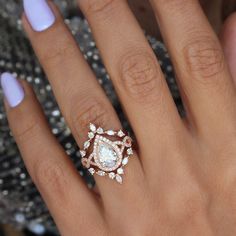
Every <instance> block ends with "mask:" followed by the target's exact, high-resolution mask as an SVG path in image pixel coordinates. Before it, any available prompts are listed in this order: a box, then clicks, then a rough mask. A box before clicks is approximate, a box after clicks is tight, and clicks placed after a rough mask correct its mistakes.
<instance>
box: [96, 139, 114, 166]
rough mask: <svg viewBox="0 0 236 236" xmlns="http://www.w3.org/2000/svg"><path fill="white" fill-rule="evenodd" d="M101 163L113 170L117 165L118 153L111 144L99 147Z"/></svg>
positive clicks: (102, 144)
mask: <svg viewBox="0 0 236 236" xmlns="http://www.w3.org/2000/svg"><path fill="white" fill-rule="evenodd" d="M98 157H99V162H100V163H101V164H102V166H103V167H105V168H113V167H114V166H115V165H116V164H117V159H118V156H117V153H116V151H115V150H114V149H113V147H112V146H111V145H109V144H106V143H104V142H101V143H100V144H99V147H98Z"/></svg>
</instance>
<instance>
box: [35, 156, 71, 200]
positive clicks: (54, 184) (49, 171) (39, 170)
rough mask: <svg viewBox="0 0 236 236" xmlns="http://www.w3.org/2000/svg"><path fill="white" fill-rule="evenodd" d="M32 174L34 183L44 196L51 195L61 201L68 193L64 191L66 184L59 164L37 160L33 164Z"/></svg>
mask: <svg viewBox="0 0 236 236" xmlns="http://www.w3.org/2000/svg"><path fill="white" fill-rule="evenodd" d="M33 173H34V179H35V183H36V184H37V185H38V186H39V188H40V189H41V190H42V191H43V192H45V193H46V194H47V193H53V194H55V196H60V197H59V198H60V199H62V198H64V197H65V193H66V192H67V193H68V191H65V188H66V186H67V183H66V178H65V174H64V171H63V168H62V166H61V164H60V162H56V161H52V160H46V159H44V160H42V159H41V160H38V161H37V162H36V163H34V172H33ZM59 198H58V199H59Z"/></svg>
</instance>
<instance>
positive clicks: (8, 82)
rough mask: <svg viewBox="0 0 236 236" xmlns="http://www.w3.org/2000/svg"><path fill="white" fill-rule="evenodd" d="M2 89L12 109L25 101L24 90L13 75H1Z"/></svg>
mask: <svg viewBox="0 0 236 236" xmlns="http://www.w3.org/2000/svg"><path fill="white" fill-rule="evenodd" d="M1 87H2V89H3V93H4V95H5V97H6V99H7V102H8V104H9V105H10V106H11V107H16V106H18V105H19V104H20V103H21V102H22V101H23V99H24V96H25V94H24V90H23V88H22V86H21V84H20V83H19V81H18V80H17V79H16V78H15V77H14V76H13V75H12V74H10V73H7V72H5V73H3V74H2V75H1Z"/></svg>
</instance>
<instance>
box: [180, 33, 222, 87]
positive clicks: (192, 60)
mask: <svg viewBox="0 0 236 236" xmlns="http://www.w3.org/2000/svg"><path fill="white" fill-rule="evenodd" d="M184 56H185V60H186V63H187V66H188V68H189V70H190V72H191V73H193V74H196V75H197V78H199V79H201V81H202V82H203V83H208V82H209V81H211V80H209V79H210V78H217V75H218V74H220V73H221V72H222V70H223V69H224V57H223V53H222V49H221V47H220V45H219V43H218V42H217V41H215V40H213V39H210V38H208V37H202V38H196V39H194V40H192V41H190V42H189V43H188V44H187V45H186V46H185V47H184Z"/></svg>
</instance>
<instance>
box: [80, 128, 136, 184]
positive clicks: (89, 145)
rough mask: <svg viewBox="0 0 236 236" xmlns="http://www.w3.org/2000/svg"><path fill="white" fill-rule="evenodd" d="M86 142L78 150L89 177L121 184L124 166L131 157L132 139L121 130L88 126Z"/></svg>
mask: <svg viewBox="0 0 236 236" xmlns="http://www.w3.org/2000/svg"><path fill="white" fill-rule="evenodd" d="M89 129H90V130H89V132H88V140H87V141H86V142H85V143H84V149H83V150H80V154H81V157H82V164H83V166H84V167H85V168H87V169H88V171H89V172H90V174H91V175H94V174H97V175H99V176H108V177H109V178H111V179H113V180H116V181H117V182H118V183H120V184H122V182H123V178H122V175H123V174H124V166H126V165H127V164H128V162H129V158H130V156H132V155H133V149H132V139H131V137H129V136H128V135H126V134H125V132H123V131H122V130H119V131H113V130H106V131H105V130H104V129H103V128H101V127H96V126H95V125H94V124H90V125H89Z"/></svg>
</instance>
